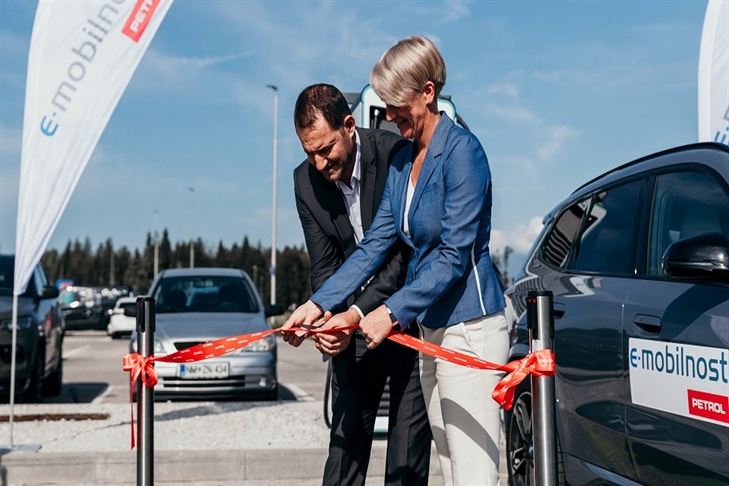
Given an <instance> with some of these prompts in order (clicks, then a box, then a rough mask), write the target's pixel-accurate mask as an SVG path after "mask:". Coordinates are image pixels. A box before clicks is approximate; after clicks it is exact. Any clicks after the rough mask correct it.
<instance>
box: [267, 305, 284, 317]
mask: <svg viewBox="0 0 729 486" xmlns="http://www.w3.org/2000/svg"><path fill="white" fill-rule="evenodd" d="M283 313H284V308H283V306H282V305H281V304H270V305H267V306H266V309H265V310H264V314H265V315H266V317H273V316H280V315H281V314H283Z"/></svg>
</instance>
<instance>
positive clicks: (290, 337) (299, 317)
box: [281, 300, 324, 347]
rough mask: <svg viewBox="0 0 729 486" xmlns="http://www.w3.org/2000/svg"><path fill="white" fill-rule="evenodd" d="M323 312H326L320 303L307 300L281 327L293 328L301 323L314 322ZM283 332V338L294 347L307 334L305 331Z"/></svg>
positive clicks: (309, 323)
mask: <svg viewBox="0 0 729 486" xmlns="http://www.w3.org/2000/svg"><path fill="white" fill-rule="evenodd" d="M322 314H324V311H323V310H322V308H321V307H319V305H318V304H316V303H315V302H312V301H311V300H307V301H306V303H305V304H302V305H300V306H299V307H297V308H296V310H295V311H294V312H293V313H292V314H291V317H289V318H288V319H287V320H286V322H285V323H284V325H283V326H281V329H291V328H292V327H293V326H297V325H299V324H308V325H311V324H314V322H315V321H316V320H317V319H319V318H320V317H321V316H322ZM282 334H283V336H282V337H283V340H284V341H286V342H287V343H289V344H290V345H292V346H294V347H298V346H299V345H300V344H301V343H302V341H303V340H304V336H305V335H306V333H305V332H301V333H293V332H284V333H282Z"/></svg>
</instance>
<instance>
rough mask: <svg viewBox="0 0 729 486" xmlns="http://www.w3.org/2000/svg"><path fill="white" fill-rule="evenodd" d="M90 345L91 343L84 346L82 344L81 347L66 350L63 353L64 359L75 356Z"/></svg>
mask: <svg viewBox="0 0 729 486" xmlns="http://www.w3.org/2000/svg"><path fill="white" fill-rule="evenodd" d="M89 346H91V345H90V344H86V345H84V346H81V347H80V348H76V349H72V350H70V351H65V352H64V353H63V359H66V358H70V357H71V356H73V355H75V354H78V353H80V352H81V351H83V350H84V349H86V348H88V347H89Z"/></svg>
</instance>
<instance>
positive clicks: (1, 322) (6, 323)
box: [0, 316, 33, 331]
mask: <svg viewBox="0 0 729 486" xmlns="http://www.w3.org/2000/svg"><path fill="white" fill-rule="evenodd" d="M32 326H33V318H32V317H31V316H19V317H18V318H17V329H18V330H23V329H30V328H31V327H32ZM12 330H13V320H12V319H0V331H12Z"/></svg>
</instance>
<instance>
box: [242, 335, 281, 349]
mask: <svg viewBox="0 0 729 486" xmlns="http://www.w3.org/2000/svg"><path fill="white" fill-rule="evenodd" d="M275 346H276V341H275V340H274V337H273V336H266V337H265V338H263V339H259V340H258V341H256V342H254V343H251V344H249V345H248V346H246V347H245V348H243V349H241V351H245V352H256V351H258V352H260V351H271V350H272V349H273V348H274V347H275Z"/></svg>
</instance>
